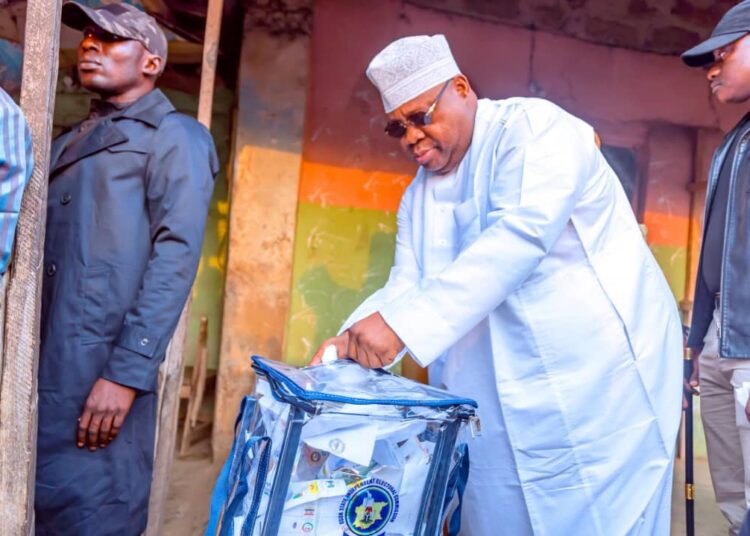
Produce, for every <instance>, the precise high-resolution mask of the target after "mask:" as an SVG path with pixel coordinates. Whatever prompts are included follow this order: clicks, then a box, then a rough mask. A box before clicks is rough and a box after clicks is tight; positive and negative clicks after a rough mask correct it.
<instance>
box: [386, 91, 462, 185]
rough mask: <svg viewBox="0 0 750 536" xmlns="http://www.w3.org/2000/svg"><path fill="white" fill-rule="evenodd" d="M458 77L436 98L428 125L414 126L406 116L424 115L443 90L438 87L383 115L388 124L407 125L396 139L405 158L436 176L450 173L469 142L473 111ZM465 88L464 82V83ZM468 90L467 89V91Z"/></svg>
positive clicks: (459, 160) (456, 165)
mask: <svg viewBox="0 0 750 536" xmlns="http://www.w3.org/2000/svg"><path fill="white" fill-rule="evenodd" d="M464 82H465V79H464V80H463V81H461V79H460V78H454V79H453V80H452V81H451V82H450V84H449V85H448V87H447V88H446V89H445V92H444V93H443V94H442V96H441V97H440V100H439V101H438V103H437V106H436V107H435V108H434V111H433V113H432V122H431V123H430V124H429V125H424V126H415V125H413V124H410V123H409V121H408V117H409V116H411V115H413V114H415V113H417V112H426V111H427V110H428V108H429V107H430V106H431V105H432V104H433V103H434V102H435V99H436V98H437V96H438V93H439V92H440V89H441V88H442V87H443V84H440V85H438V86H436V87H434V88H432V89H430V90H429V91H426V92H424V93H422V94H421V95H419V96H418V97H416V98H414V99H412V100H410V101H409V102H406V103H405V104H402V105H401V106H399V107H398V108H397V109H396V110H394V111H392V112H391V113H389V114H388V115H387V120H388V121H393V120H396V121H403V122H404V123H405V124H407V125H408V128H407V129H406V132H405V134H404V135H403V136H402V137H401V138H400V144H401V148H402V149H403V150H404V152H405V153H406V155H407V156H408V157H409V158H410V159H411V160H414V161H415V162H417V163H418V164H419V165H421V166H423V167H424V168H425V169H427V170H429V171H432V172H434V173H438V174H445V173H449V172H451V171H453V170H454V169H456V167H458V164H459V163H460V162H461V159H462V158H463V156H464V154H465V153H466V149H467V148H468V146H469V144H470V142H471V133H472V127H473V119H474V115H473V114H474V111H473V110H472V109H471V107H470V106H469V105H468V102H467V98H466V95H465V94H464V95H462V90H461V89H462V87H463V86H461V84H463V83H464ZM466 84H467V85H468V82H466ZM469 91H470V89H469Z"/></svg>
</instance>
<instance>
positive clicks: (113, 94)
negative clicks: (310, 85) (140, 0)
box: [35, 2, 218, 536]
mask: <svg viewBox="0 0 750 536" xmlns="http://www.w3.org/2000/svg"><path fill="white" fill-rule="evenodd" d="M63 22H64V23H65V24H66V25H68V26H71V27H73V28H76V29H78V30H82V31H83V33H84V38H83V41H82V42H81V44H80V46H79V49H78V73H79V76H80V80H81V84H82V85H83V87H85V88H86V89H89V90H91V91H93V92H94V93H97V94H99V96H100V99H98V100H94V101H93V103H92V106H91V112H90V114H89V116H88V117H87V118H86V119H85V120H84V121H82V122H81V123H79V124H77V125H75V126H74V127H73V128H71V129H70V130H69V131H67V132H65V133H63V134H62V135H61V136H60V137H58V138H57V139H56V140H55V141H54V142H53V146H52V154H51V162H50V178H49V180H50V182H49V202H48V210H47V234H46V245H45V252H44V262H45V267H44V285H43V293H42V324H41V337H42V341H41V355H40V358H39V432H38V442H37V472H36V474H37V480H36V501H35V512H36V534H37V536H43V535H48V534H49V535H52V534H54V535H71V536H73V535H75V536H86V535H97V536H104V535H118V536H129V535H133V536H135V535H138V534H141V533H142V532H143V531H144V530H145V528H146V522H147V513H148V499H149V490H150V486H151V473H152V465H153V449H154V432H155V427H156V402H157V397H156V394H155V392H154V391H155V388H156V385H157V375H158V369H159V364H160V363H161V362H162V360H163V358H164V355H165V353H166V348H167V344H168V343H169V340H170V338H171V336H172V333H173V331H174V329H175V326H176V324H177V321H178V319H179V316H180V312H181V310H182V308H183V306H184V304H185V301H186V299H187V297H188V294H189V292H190V288H191V286H192V283H193V280H194V278H195V274H196V270H197V266H198V261H199V258H200V251H201V244H202V240H203V233H204V225H205V219H206V213H207V210H208V205H209V201H210V198H211V192H212V189H213V184H214V178H215V176H216V173H217V171H218V161H217V157H216V152H215V149H214V144H213V141H212V139H211V136H210V134H209V132H208V131H207V130H206V129H205V128H204V127H203V126H202V125H200V124H199V123H198V122H197V121H195V120H194V119H192V118H190V117H188V116H185V115H182V114H179V113H177V112H176V111H175V109H174V107H173V106H172V104H171V103H170V102H169V101H168V100H167V98H166V97H165V96H164V94H163V93H162V92H161V91H159V90H157V89H155V88H154V87H155V82H156V79H157V78H158V76H159V75H160V74H161V72H162V71H163V69H164V66H165V62H166V59H167V41H166V38H165V36H164V33H163V32H162V30H161V29H160V28H159V26H158V25H157V24H156V21H155V20H154V19H153V18H152V17H150V16H149V15H147V14H146V13H144V12H142V11H140V10H139V9H137V8H134V7H133V6H130V5H127V4H107V5H105V6H104V7H101V8H99V9H92V8H89V7H87V6H85V5H84V4H79V3H76V2H68V3H66V4H65V5H64V6H63Z"/></svg>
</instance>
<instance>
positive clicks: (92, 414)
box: [76, 378, 135, 452]
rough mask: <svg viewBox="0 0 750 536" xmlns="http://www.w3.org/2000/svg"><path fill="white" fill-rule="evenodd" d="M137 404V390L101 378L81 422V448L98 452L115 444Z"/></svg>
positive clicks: (92, 390)
mask: <svg viewBox="0 0 750 536" xmlns="http://www.w3.org/2000/svg"><path fill="white" fill-rule="evenodd" d="M133 400H135V389H132V388H130V387H125V386H124V385H120V384H119V383H115V382H111V381H109V380H105V379H104V378H99V379H98V380H96V383H95V384H94V387H92V389H91V392H90V393H89V397H88V398H87V399H86V404H84V406H83V413H82V414H81V417H80V418H79V419H78V436H77V440H76V443H77V445H78V448H83V447H85V446H88V448H89V450H90V451H92V452H93V451H95V450H96V448H97V446H98V447H99V448H104V447H106V446H107V445H109V444H110V443H111V442H112V441H114V440H115V438H116V437H117V434H118V433H120V428H122V423H123V422H124V421H125V417H126V416H127V414H128V412H129V411H130V406H132V405H133Z"/></svg>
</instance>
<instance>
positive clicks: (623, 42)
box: [405, 0, 737, 54]
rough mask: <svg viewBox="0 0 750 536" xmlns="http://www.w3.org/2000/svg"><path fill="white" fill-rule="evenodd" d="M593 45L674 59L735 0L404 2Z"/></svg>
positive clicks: (693, 42)
mask: <svg viewBox="0 0 750 536" xmlns="http://www.w3.org/2000/svg"><path fill="white" fill-rule="evenodd" d="M405 1H406V3H409V4H413V5H416V6H420V7H424V8H429V9H434V10H436V11H440V12H443V13H446V14H458V15H463V16H469V17H476V18H481V19H482V20H489V21H495V22H502V23H505V24H512V25H515V26H522V27H525V28H529V29H537V30H541V31H545V32H550V33H555V34H559V35H567V36H570V37H575V38H577V39H582V40H585V41H591V42H594V43H600V44H607V45H613V46H618V47H626V48H631V49H635V50H641V51H646V52H656V53H660V54H678V53H680V52H682V51H684V50H685V49H686V48H688V47H691V46H693V45H694V44H696V43H697V42H698V41H699V40H700V39H705V38H706V37H707V36H708V35H709V34H710V33H711V29H712V28H713V26H714V24H716V22H717V21H718V20H719V18H720V17H721V15H723V14H724V13H725V12H726V11H727V10H728V9H729V8H730V7H732V6H733V5H734V4H736V3H737V2H736V1H735V0H503V1H502V2H492V1H487V0H405Z"/></svg>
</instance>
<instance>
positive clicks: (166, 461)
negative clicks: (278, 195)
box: [146, 0, 224, 536]
mask: <svg viewBox="0 0 750 536" xmlns="http://www.w3.org/2000/svg"><path fill="white" fill-rule="evenodd" d="M223 5H224V2H223V0H209V2H208V11H207V13H206V36H205V39H204V41H203V65H202V69H201V89H200V97H199V100H198V121H200V122H201V123H203V125H205V126H206V128H209V129H210V128H211V112H212V110H213V97H214V81H215V79H216V58H217V56H218V51H219V33H220V30H221V14H222V9H223ZM189 311H190V300H188V303H186V304H185V308H184V309H183V311H182V315H181V316H180V321H179V323H178V324H177V329H176V330H175V334H174V336H173V337H172V342H171V343H170V345H169V348H168V349H167V356H166V358H165V360H164V364H163V365H162V369H161V373H160V385H161V387H160V389H159V406H158V407H159V418H158V420H157V432H156V446H155V449H154V475H153V479H152V481H151V497H150V499H149V505H148V508H149V516H148V527H147V528H146V536H160V535H161V534H162V527H163V525H164V513H165V512H164V507H165V505H166V503H167V494H168V491H169V473H170V471H171V469H172V461H173V460H174V455H175V443H176V440H177V418H178V414H179V409H180V388H181V387H182V374H183V369H184V353H185V342H186V340H185V339H186V337H187V319H188V315H189Z"/></svg>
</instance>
